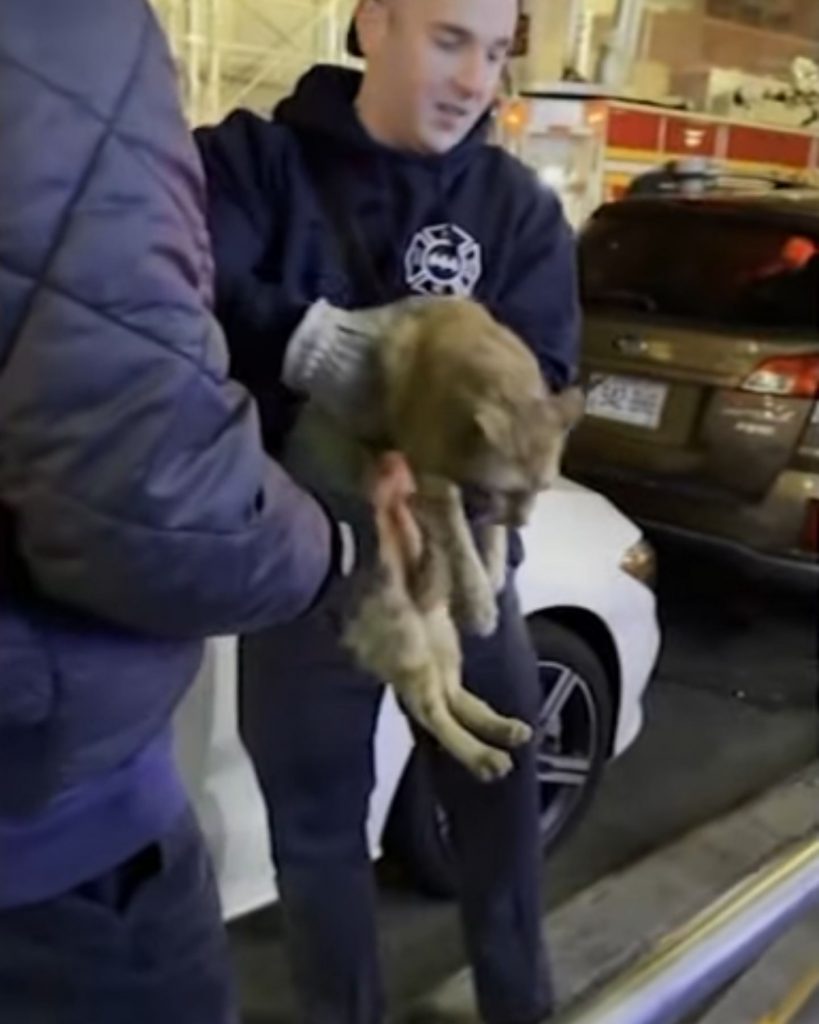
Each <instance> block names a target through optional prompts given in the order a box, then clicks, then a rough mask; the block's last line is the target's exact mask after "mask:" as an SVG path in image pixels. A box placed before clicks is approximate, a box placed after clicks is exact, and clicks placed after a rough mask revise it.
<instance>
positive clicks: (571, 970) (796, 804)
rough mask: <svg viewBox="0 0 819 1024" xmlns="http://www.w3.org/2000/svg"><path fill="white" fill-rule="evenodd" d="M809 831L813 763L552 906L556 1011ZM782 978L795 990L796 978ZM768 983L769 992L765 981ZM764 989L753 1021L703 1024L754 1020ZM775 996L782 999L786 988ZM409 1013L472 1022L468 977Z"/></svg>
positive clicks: (817, 785)
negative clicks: (564, 901) (555, 907)
mask: <svg viewBox="0 0 819 1024" xmlns="http://www.w3.org/2000/svg"><path fill="white" fill-rule="evenodd" d="M817 831H819V762H817V763H814V764H813V765H811V766H810V767H809V768H807V769H805V770H803V771H802V772H800V773H799V774H798V775H797V776H795V777H794V778H792V779H791V780H789V781H788V782H786V783H784V784H782V785H779V786H777V787H775V788H774V789H772V790H770V791H768V792H767V793H765V794H763V795H762V796H760V797H757V798H755V799H754V800H752V801H750V802H749V803H747V804H745V805H744V806H742V807H741V808H739V809H738V810H736V811H735V812H733V813H731V814H728V815H726V816H724V817H722V818H720V819H718V820H717V821H714V822H711V823H710V824H708V825H706V826H704V827H702V828H700V829H697V830H696V831H694V832H692V833H690V834H689V835H687V836H685V837H684V838H683V839H681V840H679V841H678V842H676V843H674V844H672V845H670V846H668V847H666V848H665V849H662V850H659V851H657V852H656V853H654V854H652V855H651V856H649V857H647V858H645V859H644V860H642V861H639V862H637V863H636V864H634V865H632V866H630V867H629V868H627V869H626V870H625V871H622V872H619V873H617V874H614V875H610V876H609V877H607V878H604V879H602V880H601V881H600V882H598V883H597V884H595V885H593V886H592V887H591V888H590V889H587V890H585V891H584V892H583V893H581V894H580V895H579V896H577V897H576V898H575V899H573V900H571V901H570V902H569V903H567V904H566V905H564V906H562V907H559V908H558V909H557V910H556V911H555V912H553V913H552V914H551V915H550V917H549V920H548V921H547V922H545V927H546V930H547V933H548V938H549V943H550V948H551V950H552V961H553V967H554V975H555V980H556V984H557V990H558V995H559V1000H560V1003H561V1005H565V1004H566V1003H569V1002H571V1001H572V1000H574V999H575V998H576V997H577V996H578V995H579V994H580V993H581V992H585V991H588V990H589V989H593V988H596V987H597V986H598V985H600V984H601V983H602V982H604V981H605V980H607V979H608V978H609V977H611V975H612V974H614V973H616V972H617V971H619V970H620V969H622V968H623V967H625V966H626V965H627V964H628V963H630V962H631V961H632V960H634V959H635V958H636V957H639V956H640V955H642V954H643V953H645V952H646V951H647V949H648V948H649V947H650V946H651V945H652V944H653V943H654V942H655V941H656V940H658V939H659V938H661V937H662V936H664V935H665V934H666V933H667V932H669V931H671V930H673V929H674V928H676V927H678V926H680V925H681V924H683V923H684V922H685V921H687V920H688V919H689V918H690V917H692V916H693V915H694V914H695V913H697V912H698V911H700V910H702V909H703V908H704V907H706V906H707V905H708V904H709V903H711V902H712V901H713V900H714V899H716V898H717V897H718V896H720V895H721V894H722V893H723V892H724V891H725V890H726V889H728V888H729V887H730V886H732V885H734V884H735V883H736V882H738V881H739V880H740V879H741V878H743V877H744V876H745V875H747V874H748V873H749V872H751V871H753V870H755V869H756V868H758V867H760V866H761V865H762V864H763V863H764V862H765V861H767V860H768V859H769V858H771V857H773V856H774V855H775V854H776V853H778V852H779V851H780V850H782V849H783V848H784V847H786V846H788V845H789V844H790V843H792V842H795V841H797V840H799V839H803V838H805V837H807V836H809V835H811V834H812V833H815V832H817ZM799 932H800V936H801V938H800V936H797V935H796V933H793V935H794V937H793V938H792V939H791V941H792V942H794V943H796V945H798V946H799V947H800V949H801V948H802V946H803V945H804V946H805V947H806V948H809V947H812V949H813V950H816V951H817V954H818V955H817V959H819V943H817V939H819V919H816V920H813V919H809V920H807V921H806V922H805V923H804V925H803V926H800V929H799ZM808 933H810V935H812V936H813V938H812V939H811V938H810V937H809V934H808ZM783 941H787V940H783ZM781 955H782V956H784V958H785V959H787V957H788V955H789V953H788V951H787V950H786V951H785V952H784V953H783V954H781ZM800 957H801V961H804V965H805V967H806V970H809V969H810V965H811V964H812V963H814V962H815V961H812V960H811V958H810V954H809V952H808V953H807V954H806V955H805V956H802V954H800ZM764 965H765V961H764V960H763V961H762V962H761V964H760V965H759V967H758V968H757V970H760V971H764V970H765V966H764ZM804 973H805V972H804V971H803V972H802V977H804ZM797 974H798V972H797ZM788 980H789V982H792V984H794V985H795V984H797V979H795V978H794V979H791V978H789V979H788ZM771 985H772V987H773V988H776V985H775V984H774V983H773V982H772V983H771ZM763 989H765V986H761V988H760V998H759V999H758V1001H757V1004H754V1005H759V1006H761V1007H762V1008H761V1009H760V1010H759V1013H757V1014H756V1017H754V1015H753V1014H754V1013H755V1012H756V1010H752V1009H750V1005H751V1004H748V1005H747V1006H745V1007H744V1008H743V1009H742V1013H743V1014H746V1015H745V1016H739V1017H731V1016H725V1015H724V1016H722V1017H717V1016H714V1017H713V1020H712V1019H711V1017H710V1016H709V1017H708V1018H707V1024H754V1022H755V1021H756V1020H757V1019H758V1018H760V1017H762V1015H763V1014H764V1013H766V1012H767V1011H768V1010H769V1009H770V1008H771V1006H772V1004H774V1006H775V1004H776V998H775V995H776V994H775V993H774V998H769V996H770V994H771V993H770V991H769V990H765V992H764V993H763ZM785 989H786V990H787V984H786V985H785ZM738 991H739V990H738V989H737V990H736V991H734V990H732V991H731V992H729V993H728V996H727V997H726V999H727V998H729V997H730V996H734V997H735V998H739V997H738V995H737V992H738ZM782 995H783V998H784V996H786V995H787V991H783V993H782ZM749 998H750V997H749ZM766 1000H767V1002H766ZM737 1005H738V1004H737ZM720 1010H722V1011H723V1013H724V1014H727V1013H728V1012H729V1010H728V1008H727V1003H722V1002H721V1003H720V1004H718V1005H717V1006H716V1007H715V1008H714V1010H713V1013H714V1014H717V1013H718V1012H719V1011H720ZM748 1013H750V1014H751V1015H750V1016H748V1015H747V1014H748ZM410 1016H411V1017H412V1018H415V1017H416V1016H417V1017H418V1018H421V1017H422V1018H423V1019H424V1020H427V1021H442V1022H443V1021H459V1022H465V1021H477V1019H478V1018H477V1014H476V1010H475V1004H474V999H473V995H472V988H471V983H470V976H469V972H468V971H461V972H459V973H458V974H456V975H455V976H454V977H452V978H451V979H449V980H448V981H447V982H445V983H444V984H443V985H442V986H440V987H439V988H438V989H436V990H435V991H434V992H433V993H432V994H431V995H429V996H428V997H425V998H424V999H422V1000H420V1001H419V1002H417V1003H415V1004H414V1006H413V1008H412V1010H411V1013H410ZM784 1019H785V1020H787V1019H788V1018H784ZM803 1019H804V1021H805V1022H808V1021H810V1024H817V1022H819V1013H817V1015H816V1016H815V1017H814V1018H799V1024H803ZM772 1021H775V1022H776V1021H778V1018H772Z"/></svg>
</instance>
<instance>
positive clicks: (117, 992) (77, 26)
mask: <svg viewBox="0 0 819 1024" xmlns="http://www.w3.org/2000/svg"><path fill="white" fill-rule="evenodd" d="M0 152H1V153H2V154H3V155H2V159H0V1018H1V1019H2V1020H3V1021H4V1022H8V1024H145V1022H146V1021H150V1022H152V1024H180V1022H190V1024H231V1022H236V1021H237V1020H238V1017H237V1015H236V1009H235V1005H234V999H233V993H232V986H231V982H230V976H229V970H228V957H227V951H226V948H225V943H224V937H223V932H222V927H221V921H220V912H219V907H218V901H217V897H216V893H215V889H214V885H213V881H212V879H211V875H210V869H209V866H208V863H207V858H206V856H205V853H204V849H203V844H202V840H201V838H200V836H199V834H198V832H197V829H196V827H195V825H194V822H193V820H192V816H191V814H190V812H189V810H188V808H187V803H186V797H185V794H184V792H183V788H182V785H181V783H180V781H179V777H178V775H177V771H176V767H175V765H174V763H173V756H172V750H171V735H170V719H171V715H172V712H173V710H174V707H175V706H176V704H177V703H178V701H179V699H180V698H181V696H182V694H183V693H184V691H185V690H186V688H187V687H188V685H189V684H190V683H191V681H192V679H193V677H194V675H195V673H196V670H197V667H198V665H199V661H200V657H201V653H202V640H201V638H203V637H204V636H206V635H207V634H210V633H217V632H226V631H231V632H232V631H238V630H249V629H253V628H258V627H260V626H262V625H267V624H270V623H273V622H281V621H285V620H287V619H290V618H293V617H294V616H296V615H297V614H299V613H301V612H302V611H304V610H305V609H306V608H307V607H308V606H309V605H310V604H311V602H313V601H314V600H316V598H317V596H318V594H319V592H320V591H322V589H323V588H324V587H325V585H326V582H327V581H328V579H329V577H330V576H331V575H332V574H333V573H334V572H335V569H336V568H337V566H338V565H339V563H340V561H341V556H342V554H343V552H344V550H345V545H344V543H343V538H344V533H343V531H342V530H341V528H336V527H335V526H334V525H333V523H332V522H331V521H330V520H329V519H328V517H327V515H326V514H325V512H324V511H323V510H322V508H321V507H320V506H319V505H318V504H317V503H316V502H315V501H314V500H313V499H312V498H311V497H309V496H308V495H307V494H306V493H304V492H302V491H301V490H299V489H298V488H297V487H296V486H295V485H294V484H293V483H292V482H291V481H290V480H289V478H288V477H287V476H286V475H285V474H284V473H283V471H282V470H281V469H279V468H278V467H277V466H275V465H274V464H273V463H271V462H269V461H268V460H267V459H266V457H265V455H264V452H263V449H262V444H261V437H260V433H259V429H258V423H257V419H256V414H255V410H254V407H253V405H252V404H251V402H250V401H249V399H248V397H247V394H246V393H245V392H244V391H243V390H242V389H241V388H240V387H239V386H238V385H237V384H235V383H234V382H232V381H231V380H229V379H228V377H227V373H226V363H227V359H226V352H225V348H224V342H223V339H222V336H221V333H220V330H219V328H218V327H217V325H216V322H215V320H214V319H213V316H212V315H211V313H210V312H209V299H210V289H211V280H210V279H211V257H210V252H209V247H208V243H207V231H206V227H205V222H204V211H203V209H202V200H203V195H204V189H203V182H202V175H201V167H200V165H199V162H198V160H197V156H196V150H195V148H194V146H193V144H192V142H191V140H190V135H189V132H188V129H187V127H186V125H185V122H184V119H183V117H182V113H181V111H180V109H179V105H178V101H177V97H176V85H175V72H174V68H173V63H172V61H171V58H170V55H169V53H168V51H167V48H166V46H165V42H164V39H163V37H162V34H161V32H160V30H159V28H158V26H157V24H156V22H155V20H154V17H153V15H152V14H151V12H150V9H149V7H148V6H147V4H146V3H145V2H144V0H106V2H105V3H103V4H100V3H98V2H97V0H74V2H72V3H70V4H68V3H65V2H64V0H38V2H37V3H34V4H32V3H30V2H28V0H3V4H2V7H1V8H0ZM402 488H403V490H402ZM405 489H406V484H405V482H402V481H401V480H400V479H393V477H392V475H390V474H387V475H385V476H383V478H382V477H378V478H377V479H376V481H375V483H374V487H373V497H374V498H375V499H377V500H378V501H379V502H382V503H385V504H386V505H387V506H390V504H391V503H392V502H393V500H394V499H395V498H398V499H400V498H401V497H402V495H403V493H404V491H405Z"/></svg>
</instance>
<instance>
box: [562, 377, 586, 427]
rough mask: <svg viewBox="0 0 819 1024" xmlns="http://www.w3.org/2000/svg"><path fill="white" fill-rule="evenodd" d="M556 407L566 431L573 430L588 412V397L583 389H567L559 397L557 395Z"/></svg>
mask: <svg viewBox="0 0 819 1024" xmlns="http://www.w3.org/2000/svg"><path fill="white" fill-rule="evenodd" d="M555 405H556V406H557V411H558V415H559V416H560V421H561V423H562V424H563V426H564V427H565V428H566V430H571V429H572V427H574V426H576V425H577V424H578V423H579V422H580V420H581V419H582V418H583V413H584V412H585V411H586V396H585V395H584V394H583V391H582V389H581V388H578V387H570V388H566V389H565V390H564V391H561V392H560V394H559V395H555Z"/></svg>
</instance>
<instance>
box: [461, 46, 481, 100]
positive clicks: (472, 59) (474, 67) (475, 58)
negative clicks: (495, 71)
mask: <svg viewBox="0 0 819 1024" xmlns="http://www.w3.org/2000/svg"><path fill="white" fill-rule="evenodd" d="M488 63H489V62H488V61H487V59H486V57H485V56H484V54H483V53H481V51H480V50H479V49H478V48H477V47H476V48H475V49H470V50H469V51H467V53H465V54H464V55H463V57H462V59H461V61H460V63H459V65H458V72H457V74H456V76H455V84H456V86H457V87H458V90H459V92H460V93H461V94H462V95H463V96H464V97H470V98H471V97H473V96H481V95H482V94H483V92H484V90H485V89H486V83H487V80H488V77H489V66H488Z"/></svg>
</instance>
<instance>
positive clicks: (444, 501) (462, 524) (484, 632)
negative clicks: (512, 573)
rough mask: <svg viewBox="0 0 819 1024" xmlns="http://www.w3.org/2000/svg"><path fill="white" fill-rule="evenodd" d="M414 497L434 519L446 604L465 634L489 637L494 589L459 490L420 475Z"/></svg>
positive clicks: (494, 623)
mask: <svg viewBox="0 0 819 1024" xmlns="http://www.w3.org/2000/svg"><path fill="white" fill-rule="evenodd" d="M418 500H419V502H420V503H421V506H422V507H423V509H424V513H423V514H424V515H425V516H426V517H427V518H431V519H433V520H434V523H435V529H436V531H437V534H438V536H439V537H440V544H441V547H442V549H443V551H444V552H445V554H446V559H447V564H448V567H449V582H450V607H451V609H452V614H453V616H454V618H455V619H456V621H457V622H458V623H459V625H460V626H461V627H462V628H463V629H464V630H466V631H467V632H468V633H475V634H477V635H478V636H491V634H492V633H494V632H495V629H496V628H497V624H498V607H497V602H496V600H495V591H494V588H493V585H492V582H491V580H490V578H489V574H488V572H487V569H486V566H485V565H484V564H483V561H482V560H481V556H480V553H479V552H478V549H477V546H476V544H475V540H474V538H473V535H472V530H471V529H470V526H469V523H468V521H467V518H466V513H465V512H464V506H463V501H462V500H461V492H460V489H459V488H458V487H457V486H456V485H455V484H453V483H450V482H449V481H448V480H442V479H441V478H439V477H429V476H426V477H424V476H422V477H419V479H418Z"/></svg>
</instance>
